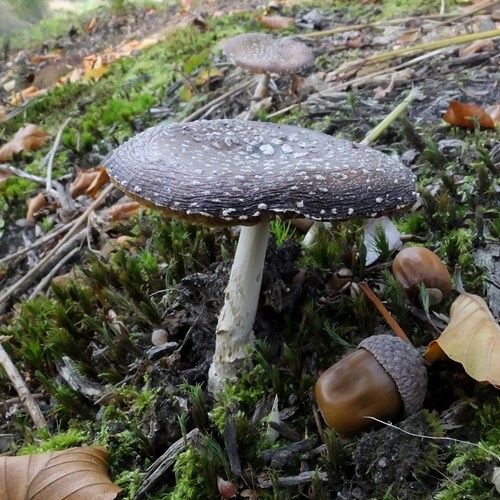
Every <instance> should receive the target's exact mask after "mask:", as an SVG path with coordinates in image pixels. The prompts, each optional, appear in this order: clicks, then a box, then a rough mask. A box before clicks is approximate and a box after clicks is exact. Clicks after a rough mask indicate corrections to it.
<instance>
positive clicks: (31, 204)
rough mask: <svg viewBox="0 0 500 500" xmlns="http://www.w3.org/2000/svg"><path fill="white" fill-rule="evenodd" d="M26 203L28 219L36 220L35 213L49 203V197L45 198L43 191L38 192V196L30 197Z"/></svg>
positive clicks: (30, 220)
mask: <svg viewBox="0 0 500 500" xmlns="http://www.w3.org/2000/svg"><path fill="white" fill-rule="evenodd" d="M26 205H27V206H28V211H27V213H26V220H27V221H29V222H35V214H36V213H37V212H39V211H40V210H41V209H42V208H43V207H44V206H45V205H47V198H45V195H44V194H43V193H38V194H37V195H36V196H33V198H28V199H27V200H26Z"/></svg>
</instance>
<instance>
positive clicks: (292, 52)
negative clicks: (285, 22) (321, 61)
mask: <svg viewBox="0 0 500 500" xmlns="http://www.w3.org/2000/svg"><path fill="white" fill-rule="evenodd" d="M221 46H222V50H223V51H224V54H225V55H226V57H227V58H228V59H229V60H231V61H232V62H233V63H234V64H236V65H238V66H241V67H242V68H246V69H249V70H251V71H254V72H256V73H278V74H289V73H297V72H298V71H300V70H302V69H304V68H306V67H308V66H310V65H311V64H312V62H313V61H314V54H313V51H312V50H311V49H310V48H309V47H308V46H307V45H305V44H304V43H302V42H299V41H297V40H294V39H292V38H288V37H285V38H276V37H274V36H273V35H269V34H266V33H244V34H242V35H236V36H234V37H232V38H228V39H227V40H224V41H223V42H222V43H221Z"/></svg>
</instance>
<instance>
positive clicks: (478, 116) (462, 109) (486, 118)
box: [443, 101, 495, 129]
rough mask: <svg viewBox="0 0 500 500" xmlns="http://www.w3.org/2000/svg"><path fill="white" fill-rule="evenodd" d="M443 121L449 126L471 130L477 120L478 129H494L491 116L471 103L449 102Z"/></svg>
mask: <svg viewBox="0 0 500 500" xmlns="http://www.w3.org/2000/svg"><path fill="white" fill-rule="evenodd" d="M443 120H444V121H446V122H448V123H450V124H451V125H456V126H458V127H466V128H472V129H473V128H474V121H475V120H477V122H478V124H479V126H480V128H495V122H494V121H493V120H492V118H491V116H490V115H489V114H488V113H487V112H486V111H485V110H484V109H483V108H481V107H480V106H478V105H476V104H473V103H461V102H458V101H450V105H449V108H448V110H447V111H446V113H445V114H444V116H443Z"/></svg>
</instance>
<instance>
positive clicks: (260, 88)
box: [253, 73, 271, 99]
mask: <svg viewBox="0 0 500 500" xmlns="http://www.w3.org/2000/svg"><path fill="white" fill-rule="evenodd" d="M270 79H271V76H270V75H269V73H263V74H262V75H260V76H259V82H258V83H257V87H255V91H254V93H253V97H254V99H264V97H266V95H267V91H268V90H269V81H270Z"/></svg>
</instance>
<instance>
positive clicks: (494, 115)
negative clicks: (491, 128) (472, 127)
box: [485, 104, 500, 125]
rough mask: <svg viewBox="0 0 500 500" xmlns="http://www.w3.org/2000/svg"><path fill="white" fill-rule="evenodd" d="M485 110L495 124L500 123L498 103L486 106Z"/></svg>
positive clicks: (499, 106) (499, 105)
mask: <svg viewBox="0 0 500 500" xmlns="http://www.w3.org/2000/svg"><path fill="white" fill-rule="evenodd" d="M485 111H486V113H488V114H489V115H490V117H491V119H492V120H493V121H494V122H495V125H498V124H499V123H500V104H494V105H493V106H488V107H487V108H486V110H485Z"/></svg>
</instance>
